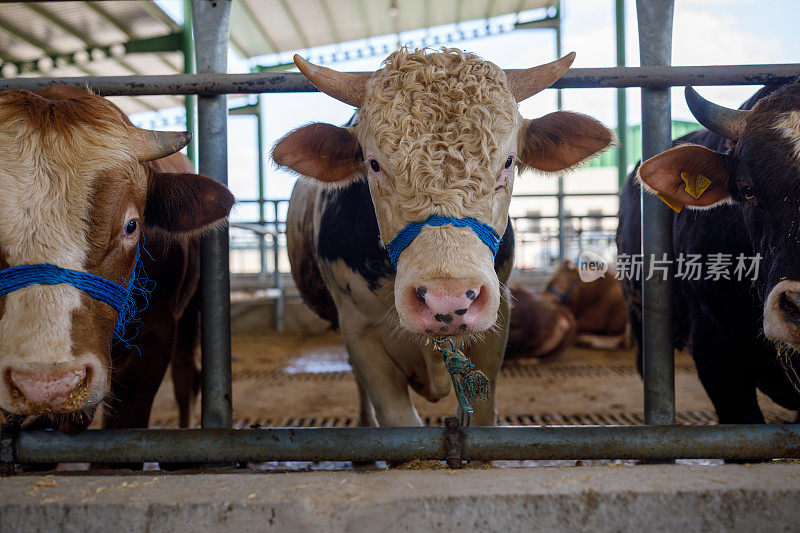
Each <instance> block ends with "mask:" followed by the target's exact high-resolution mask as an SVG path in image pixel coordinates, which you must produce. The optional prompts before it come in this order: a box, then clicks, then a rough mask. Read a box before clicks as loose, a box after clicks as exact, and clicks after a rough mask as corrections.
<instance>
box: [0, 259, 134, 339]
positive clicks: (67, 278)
mask: <svg viewBox="0 0 800 533" xmlns="http://www.w3.org/2000/svg"><path fill="white" fill-rule="evenodd" d="M140 270H141V260H140V257H139V249H138V248H137V249H136V262H135V266H134V271H133V275H131V279H130V280H128V283H127V284H126V285H121V284H119V283H114V282H113V281H109V280H107V279H106V278H103V277H101V276H96V275H94V274H90V273H88V272H80V271H78V270H69V269H67V268H61V267H58V266H55V265H47V264H38V265H19V266H15V267H11V268H7V269H5V270H0V296H5V295H6V294H8V293H10V292H14V291H17V290H19V289H22V288H24V287H28V286H30V285H60V284H67V285H72V286H73V287H75V288H76V289H79V290H81V291H83V292H85V293H86V294H88V295H89V296H91V297H92V298H94V299H95V300H100V301H101V302H105V303H107V304H108V305H110V306H111V307H113V308H114V309H115V310H116V311H117V322H116V324H115V326H114V337H115V339H116V340H120V341H123V342H124V339H123V336H124V333H125V326H126V325H127V323H128V321H129V320H130V319H131V318H132V317H133V315H134V314H135V309H134V302H133V294H134V293H135V292H137V288H136V287H137V284H138V283H140V282H141V280H137V277H138V276H137V274H138V272H139V271H140ZM147 292H148V293H149V291H147ZM145 296H147V295H145Z"/></svg>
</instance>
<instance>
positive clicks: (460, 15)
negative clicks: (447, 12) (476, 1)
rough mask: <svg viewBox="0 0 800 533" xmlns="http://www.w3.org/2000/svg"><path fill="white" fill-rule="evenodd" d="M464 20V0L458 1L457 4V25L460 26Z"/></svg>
mask: <svg viewBox="0 0 800 533" xmlns="http://www.w3.org/2000/svg"><path fill="white" fill-rule="evenodd" d="M462 18H464V0H458V3H457V4H456V24H460V23H461V19H462Z"/></svg>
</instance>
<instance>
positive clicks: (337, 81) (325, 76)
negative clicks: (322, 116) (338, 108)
mask: <svg viewBox="0 0 800 533" xmlns="http://www.w3.org/2000/svg"><path fill="white" fill-rule="evenodd" d="M294 64H295V65H297V68H299V69H300V72H302V73H303V76H305V77H306V78H308V81H310V82H311V83H313V84H314V87H316V88H317V89H319V90H320V91H322V92H324V93H325V94H327V95H328V96H331V97H333V98H336V99H337V100H339V101H340V102H344V103H345V104H350V105H352V106H355V107H361V105H362V104H363V103H364V96H365V95H366V94H367V80H369V76H364V75H361V74H349V73H347V72H337V71H335V70H331V69H329V68H325V67H320V66H319V65H315V64H313V63H309V62H308V61H306V60H305V59H303V58H302V57H300V56H299V55H297V54H295V56H294Z"/></svg>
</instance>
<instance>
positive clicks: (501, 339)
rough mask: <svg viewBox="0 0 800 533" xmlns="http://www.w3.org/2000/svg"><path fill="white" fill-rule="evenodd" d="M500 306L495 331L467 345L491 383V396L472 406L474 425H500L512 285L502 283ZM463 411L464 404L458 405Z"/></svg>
mask: <svg viewBox="0 0 800 533" xmlns="http://www.w3.org/2000/svg"><path fill="white" fill-rule="evenodd" d="M500 290H501V298H500V308H499V309H498V311H497V312H498V318H497V325H496V328H494V329H493V330H492V331H490V332H487V333H486V337H485V338H484V340H483V341H481V342H480V343H478V344H475V345H474V346H472V347H470V348H468V349H467V356H468V357H469V358H470V359H471V360H472V362H473V363H475V367H476V368H475V369H476V370H482V371H483V372H484V373H485V374H486V377H488V378H489V382H490V383H491V390H490V391H489V397H488V398H487V399H486V400H484V401H480V402H476V403H475V404H474V405H473V406H472V408H473V411H474V414H473V416H472V424H471V425H473V426H495V425H497V402H496V398H497V376H498V374H499V373H500V366H501V365H502V364H503V354H504V353H505V348H506V341H507V340H508V323H509V317H510V316H511V304H510V303H509V298H510V296H509V294H508V289H507V288H506V287H505V286H504V285H501V287H500ZM458 411H459V413H458V414H459V415H460V414H461V413H460V411H461V409H460V407H459V409H458Z"/></svg>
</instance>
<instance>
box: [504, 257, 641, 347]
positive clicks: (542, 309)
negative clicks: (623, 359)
mask: <svg viewBox="0 0 800 533" xmlns="http://www.w3.org/2000/svg"><path fill="white" fill-rule="evenodd" d="M511 295H512V297H513V299H512V302H511V327H510V330H509V333H508V346H507V348H506V358H507V359H511V358H519V357H536V358H539V359H553V358H555V357H557V356H558V355H560V354H561V353H562V352H563V351H564V349H566V348H567V347H568V346H570V345H572V344H573V343H575V344H578V345H580V346H586V347H588V348H596V349H605V350H613V349H616V348H622V347H628V346H629V345H630V334H629V328H628V309H627V304H626V303H625V297H624V295H623V293H622V287H621V285H620V283H619V281H618V280H617V278H616V277H615V276H614V274H613V273H611V272H610V271H609V272H606V273H605V275H604V276H603V277H601V278H599V279H596V280H594V281H589V282H585V281H582V280H581V279H580V276H579V275H578V266H577V265H576V264H575V263H574V262H572V261H568V260H567V261H563V262H562V263H561V265H559V267H558V269H557V270H556V272H555V273H554V274H553V275H552V277H551V278H550V280H549V281H548V282H547V285H546V286H545V289H544V290H543V291H542V293H541V294H538V293H535V292H532V291H530V290H528V289H526V288H524V287H522V286H521V285H518V284H517V285H512V286H511Z"/></svg>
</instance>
